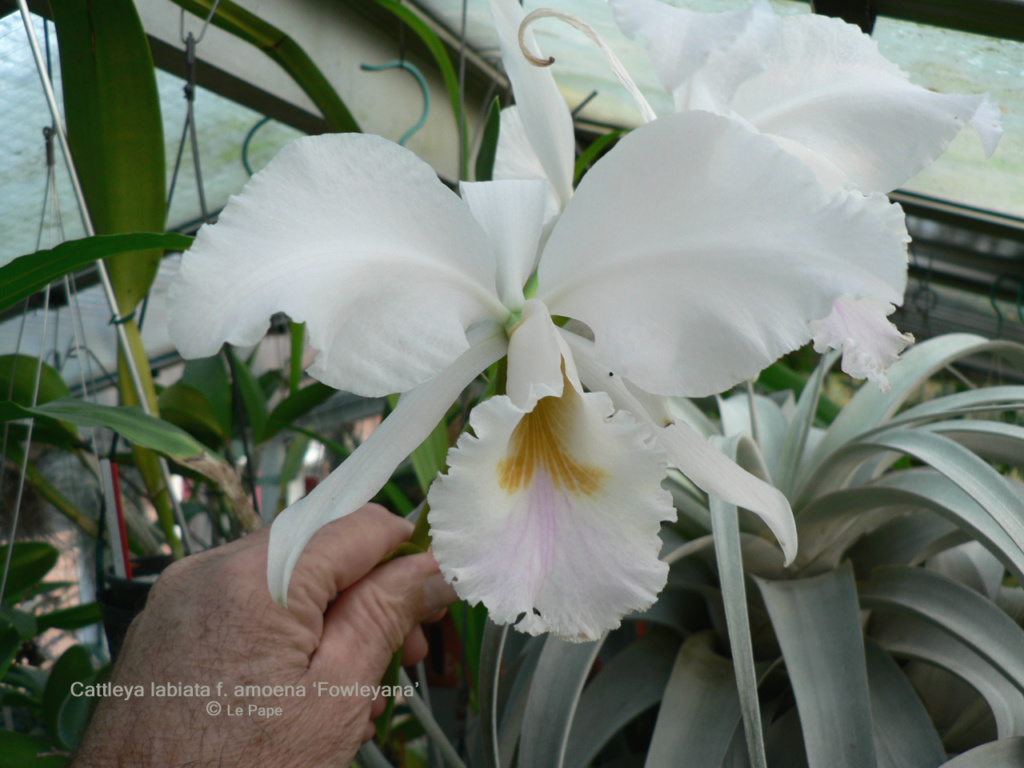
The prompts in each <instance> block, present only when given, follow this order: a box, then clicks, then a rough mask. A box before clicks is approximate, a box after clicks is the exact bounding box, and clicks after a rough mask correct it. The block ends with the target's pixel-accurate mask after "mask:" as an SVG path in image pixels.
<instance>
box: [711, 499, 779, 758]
mask: <svg viewBox="0 0 1024 768" xmlns="http://www.w3.org/2000/svg"><path fill="white" fill-rule="evenodd" d="M710 508H711V530H712V532H713V536H714V541H715V557H716V559H717V561H718V578H719V581H720V583H721V586H722V598H723V600H724V602H725V621H726V626H727V627H728V632H729V647H730V649H731V651H732V663H733V665H734V666H735V668H736V686H737V690H738V691H739V700H740V711H741V713H742V716H743V727H744V729H745V731H746V736H747V752H748V754H749V756H750V762H751V765H752V766H753V768H765V767H766V766H767V758H766V757H765V752H764V734H763V733H762V731H761V709H760V705H759V703H758V700H757V672H756V670H755V669H754V646H753V642H752V641H751V639H750V617H749V615H748V613H747V588H746V583H745V580H744V576H743V550H742V548H741V547H740V527H739V511H738V510H737V509H736V505H735V504H728V503H726V502H724V501H722V500H721V499H718V498H715V497H714V496H712V497H711V499H710ZM728 746H729V744H728V742H726V744H725V747H726V748H728ZM723 754H724V753H723Z"/></svg>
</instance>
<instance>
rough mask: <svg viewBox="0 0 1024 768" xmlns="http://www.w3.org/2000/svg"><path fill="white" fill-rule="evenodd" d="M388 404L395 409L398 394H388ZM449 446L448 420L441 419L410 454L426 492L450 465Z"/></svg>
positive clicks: (414, 470) (417, 476)
mask: <svg viewBox="0 0 1024 768" xmlns="http://www.w3.org/2000/svg"><path fill="white" fill-rule="evenodd" d="M388 405H389V406H390V407H391V408H392V409H394V408H395V406H397V405H398V395H388ZM448 448H449V445H448V420H447V419H441V421H440V422H439V423H438V425H437V426H436V427H434V430H433V431H432V432H431V433H430V434H429V435H427V438H426V440H424V441H423V442H422V443H420V444H419V445H418V446H417V447H416V450H414V451H413V452H412V453H411V454H410V455H409V458H410V459H411V460H412V468H413V472H415V474H416V481H417V482H418V483H419V486H420V490H422V491H423V493H424V494H426V492H427V490H428V489H429V488H430V484H431V483H432V482H434V479H435V478H436V477H437V475H438V473H439V472H444V471H445V469H446V468H447V467H448V461H447V460H448Z"/></svg>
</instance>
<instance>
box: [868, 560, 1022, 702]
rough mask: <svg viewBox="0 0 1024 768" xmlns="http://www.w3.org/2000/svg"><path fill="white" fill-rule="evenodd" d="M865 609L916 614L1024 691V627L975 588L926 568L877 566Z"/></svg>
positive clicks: (870, 584)
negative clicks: (964, 646)
mask: <svg viewBox="0 0 1024 768" xmlns="http://www.w3.org/2000/svg"><path fill="white" fill-rule="evenodd" d="M860 603H861V606H862V607H864V608H885V609H887V610H896V611H901V612H908V613H911V614H913V615H915V616H917V617H919V618H922V619H925V620H926V621H928V622H931V623H932V624H935V625H937V626H939V627H940V628H942V629H944V630H945V631H947V632H949V633H950V634H952V635H953V636H954V637H956V638H957V639H959V640H960V641H961V642H962V643H964V644H965V645H967V646H968V647H970V648H971V649H973V650H974V651H975V652H976V653H977V654H978V655H980V656H981V657H982V658H984V659H985V660H986V661H988V662H989V663H990V664H991V665H992V666H994V667H995V668H996V669H998V670H999V671H1000V672H1002V673H1003V674H1004V675H1005V676H1006V678H1007V679H1008V680H1010V681H1011V682H1012V683H1013V684H1014V685H1015V686H1017V688H1018V689H1019V690H1021V691H1022V692H1024V630H1022V629H1021V628H1020V627H1019V626H1017V624H1015V623H1014V621H1013V619H1011V618H1010V617H1009V616H1007V615H1006V614H1005V613H1003V612H1002V611H1001V610H999V608H997V607H996V606H995V605H994V604H993V603H991V602H990V601H988V600H986V599H985V598H984V597H982V596H981V595H980V594H978V593H977V592H975V591H974V590H972V589H970V588H968V587H965V586H964V585H963V584H960V583H958V582H956V581H953V580H952V579H949V578H947V577H945V576H943V575H941V574H939V573H935V572H934V571H929V570H926V569H924V568H907V567H902V566H889V567H882V568H876V569H875V571H874V573H873V574H872V577H871V580H870V581H869V582H867V583H866V584H864V585H862V586H861V588H860Z"/></svg>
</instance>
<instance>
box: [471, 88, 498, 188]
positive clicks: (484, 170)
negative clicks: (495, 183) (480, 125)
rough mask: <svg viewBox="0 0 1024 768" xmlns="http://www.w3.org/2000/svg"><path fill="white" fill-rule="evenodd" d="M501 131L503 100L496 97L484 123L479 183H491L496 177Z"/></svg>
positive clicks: (477, 170)
mask: <svg viewBox="0 0 1024 768" xmlns="http://www.w3.org/2000/svg"><path fill="white" fill-rule="evenodd" d="M500 130H501V100H500V99H499V98H498V97H497V96H495V97H494V101H492V102H491V106H490V108H489V109H488V110H487V121H486V122H485V123H484V133H483V138H482V139H481V140H480V149H479V151H478V152H477V153H476V168H475V171H476V174H475V176H474V178H475V179H476V180H477V181H490V180H491V179H492V178H493V177H494V155H495V153H496V152H497V150H498V133H499V131H500Z"/></svg>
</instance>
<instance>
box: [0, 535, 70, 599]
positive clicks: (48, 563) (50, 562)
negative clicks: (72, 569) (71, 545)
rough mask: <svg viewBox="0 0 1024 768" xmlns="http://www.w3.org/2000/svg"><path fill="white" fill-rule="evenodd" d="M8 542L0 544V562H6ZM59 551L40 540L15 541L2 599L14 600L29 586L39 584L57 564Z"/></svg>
mask: <svg viewBox="0 0 1024 768" xmlns="http://www.w3.org/2000/svg"><path fill="white" fill-rule="evenodd" d="M9 549H10V545H9V544H4V545H2V546H0V563H5V562H7V552H8V550H9ZM59 557H60V552H59V551H57V549H56V548H55V547H53V546H51V545H49V544H46V543H44V542H41V541H16V542H14V551H13V552H12V553H11V566H10V569H9V570H8V572H7V587H6V591H5V592H4V600H6V601H7V602H16V601H17V600H18V599H19V598H20V596H21V595H22V594H23V593H24V592H25V591H26V590H28V589H30V588H31V587H34V586H36V585H37V584H39V583H40V582H41V581H42V580H43V579H44V578H45V577H46V574H48V573H49V572H50V571H51V570H52V569H53V566H55V565H56V564H57V559H58V558H59Z"/></svg>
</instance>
